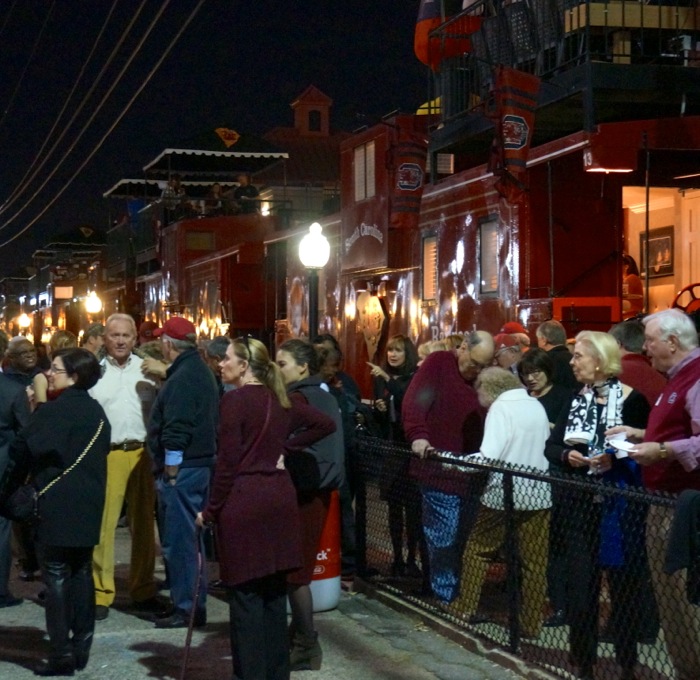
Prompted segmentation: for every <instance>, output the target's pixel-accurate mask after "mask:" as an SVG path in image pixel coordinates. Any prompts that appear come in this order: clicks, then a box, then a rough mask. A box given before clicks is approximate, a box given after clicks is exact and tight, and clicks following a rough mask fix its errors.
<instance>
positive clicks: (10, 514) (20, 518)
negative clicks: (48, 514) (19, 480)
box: [3, 484, 39, 524]
mask: <svg viewBox="0 0 700 680" xmlns="http://www.w3.org/2000/svg"><path fill="white" fill-rule="evenodd" d="M3 515H4V516H5V517H7V518H8V519H11V520H13V521H15V522H28V523H29V524H34V523H35V522H37V521H39V492H38V491H37V490H36V488H35V487H34V485H33V484H23V485H22V486H20V487H19V489H17V491H15V492H14V493H13V494H11V495H10V496H9V497H8V498H7V500H6V501H5V507H4V508H3Z"/></svg>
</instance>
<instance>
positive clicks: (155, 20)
mask: <svg viewBox="0 0 700 680" xmlns="http://www.w3.org/2000/svg"><path fill="white" fill-rule="evenodd" d="M147 1H148V0H142V3H141V9H142V8H143V6H144V5H145V4H146V2H147ZM169 4H170V0H166V1H165V2H164V3H163V4H162V5H161V8H160V10H159V11H158V12H157V13H156V15H155V17H154V18H153V19H152V20H151V23H150V24H149V26H148V28H147V29H146V32H145V33H144V34H143V36H142V37H141V40H140V41H139V43H138V44H137V45H136V48H135V50H134V51H133V52H132V53H131V55H130V56H129V58H128V59H127V60H126V63H125V64H124V66H122V69H121V71H119V73H118V74H117V77H116V79H115V80H114V82H113V83H112V85H111V86H110V87H109V89H108V90H107V92H106V93H105V94H104V96H103V97H102V99H101V100H100V103H99V104H98V105H97V107H96V108H95V109H94V110H93V112H92V114H91V115H90V117H89V118H88V119H87V122H86V123H85V124H84V125H83V127H82V129H81V130H80V132H79V133H78V136H77V137H76V138H75V139H74V140H73V142H72V143H71V145H70V146H69V147H68V149H67V150H66V151H65V152H64V154H63V157H62V158H61V159H60V160H59V161H58V163H57V164H56V166H55V167H54V168H53V170H51V172H50V173H49V174H48V175H47V176H46V178H45V179H44V181H43V182H42V183H41V184H40V185H39V186H38V188H37V189H36V190H35V191H34V193H33V194H32V195H31V196H30V197H29V198H28V199H27V200H26V201H25V203H24V205H23V206H21V207H20V208H19V209H17V211H16V212H15V214H14V215H12V217H10V218H9V219H8V220H7V222H5V223H4V224H1V225H0V231H2V230H3V229H4V228H5V227H7V226H8V225H10V224H12V222H14V221H15V219H16V218H17V217H19V215H21V214H22V213H23V212H24V210H25V209H26V208H27V207H29V205H30V204H31V202H32V201H33V200H34V199H35V198H36V197H37V196H38V195H39V193H40V192H41V190H42V189H43V188H44V187H45V186H46V185H47V184H48V183H49V181H50V180H51V179H52V178H53V176H54V175H55V174H56V173H57V172H58V170H59V168H60V167H61V166H62V165H63V163H64V162H65V161H66V160H67V159H68V156H69V155H70V153H71V152H72V151H73V149H74V148H75V147H76V145H77V144H78V142H79V141H80V140H81V139H82V137H83V135H84V134H85V132H87V129H88V128H89V127H90V124H91V123H92V121H93V120H95V117H96V116H97V114H98V113H99V112H100V111H101V110H102V107H103V106H104V105H105V104H106V103H107V100H108V99H109V97H110V95H111V94H112V92H113V91H114V88H115V87H116V86H117V85H118V84H119V82H120V81H121V79H122V78H123V77H124V74H125V73H126V71H127V70H128V69H129V66H131V63H132V62H133V60H134V59H135V58H136V57H137V56H138V53H139V52H140V51H141V48H142V47H143V45H144V43H145V42H146V40H147V38H148V36H149V35H150V34H151V32H152V31H153V29H154V28H155V26H156V24H157V23H158V21H160V18H161V16H162V15H163V13H164V12H165V10H166V9H167V7H168V5H169ZM133 21H134V20H133V19H132V22H131V23H130V24H129V27H128V29H127V30H131V26H132V25H133ZM122 37H123V36H122ZM118 49H119V48H118V46H117V47H115V50H118ZM113 55H114V52H113V54H112V56H113ZM110 58H111V57H110ZM105 68H106V66H105ZM95 85H96V83H95ZM93 89H94V88H93ZM83 103H84V102H83ZM72 120H73V119H71V122H72ZM64 132H65V131H64ZM53 148H55V145H54V147H53ZM53 148H52V149H51V150H52V151H53ZM35 175H36V172H35V173H34V175H33V176H35ZM61 193H63V192H61Z"/></svg>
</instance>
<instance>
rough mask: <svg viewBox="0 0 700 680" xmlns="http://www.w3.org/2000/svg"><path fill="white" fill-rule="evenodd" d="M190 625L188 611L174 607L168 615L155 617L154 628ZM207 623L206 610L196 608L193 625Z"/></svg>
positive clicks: (186, 626) (199, 625)
mask: <svg viewBox="0 0 700 680" xmlns="http://www.w3.org/2000/svg"><path fill="white" fill-rule="evenodd" d="M189 625H190V614H189V612H185V611H182V610H181V609H176V610H175V611H174V612H173V613H172V614H171V615H170V616H168V617H166V618H164V619H156V621H155V626H156V628H188V627H189ZM206 625H207V612H206V611H205V610H203V609H199V610H197V612H196V613H195V615H194V627H195V628H202V627H203V626H206Z"/></svg>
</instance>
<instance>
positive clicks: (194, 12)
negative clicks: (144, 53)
mask: <svg viewBox="0 0 700 680" xmlns="http://www.w3.org/2000/svg"><path fill="white" fill-rule="evenodd" d="M169 2H170V0H167V2H166V3H165V5H164V6H163V10H164V9H165V7H166V6H167V5H168V4H169ZM204 2H205V0H199V2H198V3H197V6H196V7H195V8H194V9H193V10H192V12H191V13H190V15H189V16H188V17H187V19H186V20H185V23H184V24H183V25H182V27H181V28H180V30H178V32H177V33H176V34H175V37H174V38H173V39H172V40H171V41H170V43H169V44H168V46H167V48H166V49H165V52H163V54H162V56H161V57H160V59H158V61H157V62H156V64H155V65H154V66H153V68H152V69H151V70H150V71H149V73H148V75H147V76H146V79H145V80H144V81H143V83H141V85H140V86H139V88H138V89H137V90H136V92H135V93H134V95H133V96H132V97H131V99H130V100H129V101H128V103H127V104H126V106H125V107H124V108H123V109H122V111H121V113H120V114H119V116H118V117H117V118H116V120H115V121H114V123H113V124H112V125H111V126H110V128H109V129H108V130H107V132H106V133H105V134H104V135H103V136H102V138H101V139H100V141H99V142H98V143H97V144H96V145H95V147H94V148H93V150H92V151H91V152H90V154H89V155H88V156H87V157H86V158H85V160H84V161H83V162H82V163H81V165H80V167H79V168H78V169H77V170H76V171H75V173H73V175H72V176H71V177H70V178H69V179H68V181H67V182H66V183H65V185H64V186H63V187H62V189H61V190H60V191H59V192H58V193H57V194H56V195H55V196H54V197H53V199H51V201H50V202H49V203H48V205H47V206H46V207H45V208H44V209H43V210H42V211H41V212H40V213H39V214H38V215H37V216H36V217H35V218H34V219H33V220H32V221H31V222H29V223H28V224H27V225H26V226H24V227H23V228H22V229H21V230H20V231H19V232H17V233H16V234H15V235H14V236H12V237H11V238H9V239H8V240H7V241H4V242H3V243H0V248H4V247H5V246H6V245H8V244H10V243H12V242H13V241H14V240H15V239H17V238H19V237H20V236H21V235H22V234H23V233H24V232H25V231H27V229H29V228H30V227H32V226H33V225H34V224H36V222H37V221H38V220H39V219H40V218H41V217H43V215H44V214H45V213H46V211H47V210H48V209H49V208H50V207H51V206H52V205H53V204H54V203H55V202H56V201H57V200H58V199H59V198H60V197H61V195H62V194H63V192H64V191H65V190H66V189H67V188H68V187H69V186H70V185H71V184H72V183H73V180H75V178H76V177H77V176H78V175H79V174H80V173H81V172H82V170H83V169H84V168H85V166H86V165H87V164H88V163H89V162H90V161H91V160H92V158H93V156H94V155H95V154H96V153H97V152H98V151H99V149H100V148H101V147H102V145H103V144H104V142H105V141H106V140H107V138H108V137H109V135H111V134H112V132H113V131H114V128H116V127H117V125H119V123H120V122H121V119H122V118H123V117H124V116H125V115H126V114H127V112H128V111H129V109H130V108H131V106H132V105H133V103H134V102H135V101H136V99H137V98H138V96H139V95H140V94H141V92H142V91H143V90H144V88H145V87H146V85H148V83H149V82H150V81H151V78H153V76H154V75H155V73H156V72H157V71H158V69H159V68H160V66H161V64H162V63H163V62H164V61H165V58H166V57H167V56H168V55H169V54H170V52H171V51H172V49H173V47H174V46H175V45H176V44H177V42H178V41H179V40H180V38H181V36H182V34H183V33H184V32H185V30H186V29H187V27H188V26H189V25H190V23H191V22H192V20H193V19H194V17H195V16H196V15H197V13H198V12H199V10H200V8H201V6H202V5H203V4H204ZM149 32H150V29H149ZM144 40H145V38H144ZM139 49H140V46H139Z"/></svg>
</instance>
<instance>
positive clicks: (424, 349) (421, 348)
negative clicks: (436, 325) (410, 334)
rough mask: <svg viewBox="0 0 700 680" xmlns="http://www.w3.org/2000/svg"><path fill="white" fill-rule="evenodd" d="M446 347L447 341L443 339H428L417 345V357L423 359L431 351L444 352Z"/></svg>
mask: <svg viewBox="0 0 700 680" xmlns="http://www.w3.org/2000/svg"><path fill="white" fill-rule="evenodd" d="M447 349H448V347H447V343H446V342H445V341H444V340H428V342H422V343H421V344H420V345H418V358H419V359H421V360H422V359H425V358H426V357H427V356H428V354H432V353H433V352H444V351H446V350H447Z"/></svg>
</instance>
